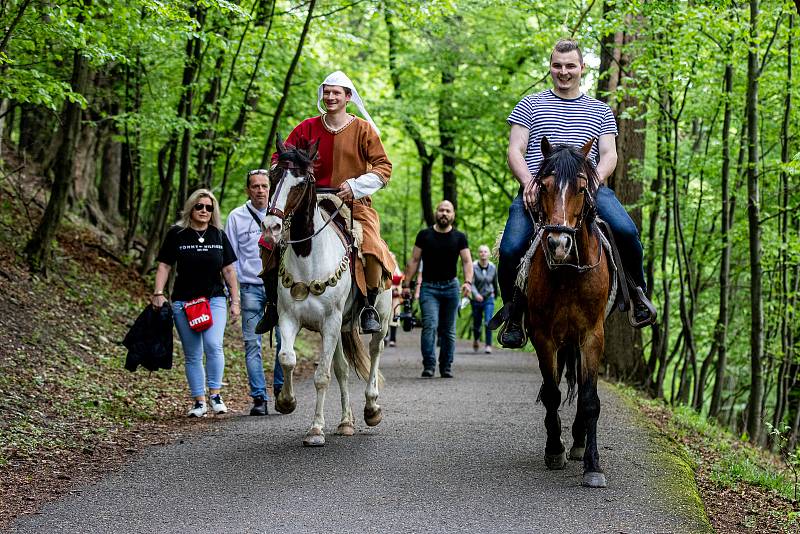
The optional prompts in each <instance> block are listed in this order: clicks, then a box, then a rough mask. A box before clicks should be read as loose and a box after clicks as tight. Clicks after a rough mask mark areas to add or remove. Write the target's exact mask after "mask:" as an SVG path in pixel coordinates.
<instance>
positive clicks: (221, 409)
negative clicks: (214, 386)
mask: <svg viewBox="0 0 800 534" xmlns="http://www.w3.org/2000/svg"><path fill="white" fill-rule="evenodd" d="M209 400H210V401H211V409H212V410H214V414H215V415H221V414H224V413H227V412H228V407H227V406H225V403H224V402H222V397H220V395H219V393H217V394H216V395H211V396H210V397H209Z"/></svg>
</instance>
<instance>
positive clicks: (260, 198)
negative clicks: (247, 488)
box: [225, 169, 283, 415]
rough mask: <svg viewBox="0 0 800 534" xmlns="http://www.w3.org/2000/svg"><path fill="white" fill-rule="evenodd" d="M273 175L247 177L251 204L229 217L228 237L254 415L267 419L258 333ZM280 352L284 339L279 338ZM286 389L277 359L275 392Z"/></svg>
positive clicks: (263, 301)
mask: <svg viewBox="0 0 800 534" xmlns="http://www.w3.org/2000/svg"><path fill="white" fill-rule="evenodd" d="M268 174H269V171H267V170H264V169H256V170H253V171H250V172H248V173H247V178H246V182H245V192H246V193H247V197H248V200H247V202H245V203H244V204H243V205H241V206H239V207H238V208H235V209H234V210H233V211H231V212H230V214H228V220H227V221H226V223H225V234H226V235H227V236H228V240H229V241H230V243H231V246H232V247H233V251H234V253H235V254H236V257H237V258H238V259H237V260H236V262H235V263H234V266H235V268H236V274H237V277H238V279H239V291H240V295H241V303H242V338H243V339H244V355H245V356H244V357H245V365H246V367H247V380H248V382H249V385H250V396H251V397H252V398H253V406H252V408H250V415H267V414H268V413H269V411H268V410H267V401H268V400H269V395H268V394H267V384H266V379H265V378H264V363H263V361H262V344H261V336H260V335H259V334H257V333H256V325H257V324H258V323H259V321H260V320H261V317H262V315H263V314H264V307H265V305H266V302H267V297H266V293H265V292H264V281H263V280H262V279H261V278H260V277H259V273H261V270H262V266H261V255H260V252H259V248H258V247H259V245H258V241H259V239H260V237H261V221H263V220H264V217H265V216H266V214H267V202H268V201H269V176H268ZM277 339H278V343H277V345H278V347H277V349H278V350H280V337H279V336H277ZM282 385H283V370H282V369H281V364H280V362H279V361H278V359H277V358H275V367H274V371H273V391H274V389H276V388H277V389H280V387H281V386H282Z"/></svg>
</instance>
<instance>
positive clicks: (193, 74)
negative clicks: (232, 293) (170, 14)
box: [177, 8, 206, 210]
mask: <svg viewBox="0 0 800 534" xmlns="http://www.w3.org/2000/svg"><path fill="white" fill-rule="evenodd" d="M205 19H206V11H205V8H199V9H197V30H196V31H197V33H196V37H194V38H193V39H189V40H188V42H187V44H186V61H187V64H186V67H185V68H184V71H183V86H182V88H183V97H184V98H183V118H184V120H185V121H186V122H185V124H186V126H184V128H183V133H182V134H181V150H180V166H179V167H178V202H177V207H178V210H180V209H181V206H182V205H183V202H184V201H185V200H186V198H187V197H188V196H189V158H190V153H191V148H192V127H191V122H192V120H193V118H194V117H193V111H192V105H193V101H194V83H195V81H196V80H197V77H198V73H199V71H200V67H201V61H202V60H201V51H202V46H203V39H202V36H201V35H200V31H201V30H202V29H203V24H204V23H205Z"/></svg>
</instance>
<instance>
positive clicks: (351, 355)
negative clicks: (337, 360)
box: [342, 326, 383, 387]
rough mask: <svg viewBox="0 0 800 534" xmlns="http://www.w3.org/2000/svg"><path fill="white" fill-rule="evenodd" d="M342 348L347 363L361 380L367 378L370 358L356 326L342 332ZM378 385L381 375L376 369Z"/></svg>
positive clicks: (380, 381)
mask: <svg viewBox="0 0 800 534" xmlns="http://www.w3.org/2000/svg"><path fill="white" fill-rule="evenodd" d="M342 350H343V352H344V356H345V358H347V361H348V363H349V364H350V365H351V366H352V367H353V369H355V370H356V374H357V375H358V376H359V377H360V378H361V380H364V381H365V382H366V381H367V380H369V370H370V366H371V365H372V358H370V355H369V351H368V350H367V348H366V347H365V346H364V342H363V341H361V337H360V336H359V335H358V326H355V327H354V328H353V329H351V330H350V331H349V332H342ZM378 387H383V375H382V374H381V372H380V371H378Z"/></svg>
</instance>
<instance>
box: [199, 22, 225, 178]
mask: <svg viewBox="0 0 800 534" xmlns="http://www.w3.org/2000/svg"><path fill="white" fill-rule="evenodd" d="M223 38H224V39H227V38H228V29H227V28H226V29H225V31H224V32H223ZM224 61H225V51H220V53H219V55H218V56H217V60H216V62H215V64H214V75H213V77H212V78H211V81H210V82H209V88H208V91H206V94H205V96H204V97H203V104H202V106H201V107H200V117H201V119H202V120H203V121H204V124H205V127H204V128H203V131H202V132H200V134H199V135H198V136H197V141H198V143H197V144H198V145H199V146H198V148H197V167H196V169H195V174H196V177H197V186H198V187H205V188H210V187H211V182H212V179H213V173H214V163H215V161H216V155H217V151H216V146H215V140H216V133H217V132H216V125H217V121H218V120H219V103H220V102H219V101H220V98H219V94H220V90H221V88H222V65H223V63H224Z"/></svg>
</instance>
